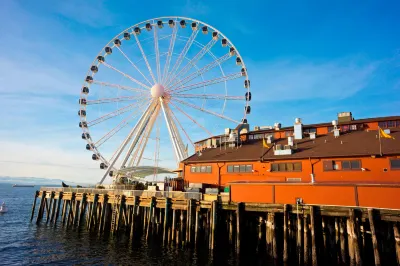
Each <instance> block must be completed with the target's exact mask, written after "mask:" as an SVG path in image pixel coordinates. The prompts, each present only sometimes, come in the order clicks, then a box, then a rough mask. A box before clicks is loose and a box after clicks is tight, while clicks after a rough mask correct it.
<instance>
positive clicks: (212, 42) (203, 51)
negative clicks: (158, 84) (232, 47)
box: [165, 39, 217, 86]
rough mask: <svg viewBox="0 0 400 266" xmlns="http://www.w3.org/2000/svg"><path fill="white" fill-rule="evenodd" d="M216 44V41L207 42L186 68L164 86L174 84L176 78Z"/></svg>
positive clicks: (187, 70) (183, 73)
mask: <svg viewBox="0 0 400 266" xmlns="http://www.w3.org/2000/svg"><path fill="white" fill-rule="evenodd" d="M216 42H217V40H216V39H211V41H209V42H208V43H207V44H206V45H205V46H204V47H203V48H202V49H201V50H200V51H199V52H198V53H197V54H196V55H195V56H194V57H193V58H192V59H191V60H190V61H189V62H188V63H187V64H186V66H184V67H183V68H182V69H181V70H180V71H179V72H178V74H176V75H174V77H172V78H171V79H170V81H169V83H168V84H165V85H166V86H168V85H169V84H171V83H172V82H174V81H175V80H176V79H177V78H178V76H181V77H182V76H184V75H185V74H186V73H187V72H189V70H190V69H192V68H193V67H194V66H195V65H196V64H197V62H198V61H199V60H200V59H201V58H202V57H203V56H204V55H205V54H206V53H207V52H208V51H210V50H211V48H212V47H213V46H214V44H215V43H216Z"/></svg>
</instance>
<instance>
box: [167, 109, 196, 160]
mask: <svg viewBox="0 0 400 266" xmlns="http://www.w3.org/2000/svg"><path fill="white" fill-rule="evenodd" d="M169 111H170V112H171V115H172V117H173V119H175V121H176V123H177V124H178V126H179V127H180V128H181V130H182V131H183V133H184V134H185V136H186V138H187V139H188V140H189V142H190V143H191V144H192V146H193V148H194V147H195V146H194V142H193V141H192V139H191V138H190V137H189V135H188V133H187V132H186V130H185V129H184V128H183V126H182V124H181V123H180V122H179V120H178V118H177V117H176V115H175V114H174V112H173V111H172V109H171V108H169ZM185 152H186V156H187V149H185Z"/></svg>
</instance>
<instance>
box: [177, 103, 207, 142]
mask: <svg viewBox="0 0 400 266" xmlns="http://www.w3.org/2000/svg"><path fill="white" fill-rule="evenodd" d="M169 104H171V105H172V106H174V107H175V108H176V109H177V110H178V111H179V112H181V113H182V114H184V115H185V116H186V117H187V118H189V119H190V120H191V121H192V122H193V123H195V124H196V125H197V126H199V127H200V128H201V129H203V130H204V131H205V132H206V133H207V134H208V135H209V136H210V137H212V136H213V135H212V134H211V132H210V131H208V130H207V129H206V128H205V127H203V126H202V125H200V124H199V123H198V122H197V121H196V120H195V119H194V118H193V117H191V116H190V115H189V114H187V113H186V112H185V111H183V110H182V109H181V108H179V106H177V105H176V104H174V103H173V102H172V101H171V102H169Z"/></svg>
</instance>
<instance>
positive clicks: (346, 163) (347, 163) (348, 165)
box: [342, 161, 351, 170]
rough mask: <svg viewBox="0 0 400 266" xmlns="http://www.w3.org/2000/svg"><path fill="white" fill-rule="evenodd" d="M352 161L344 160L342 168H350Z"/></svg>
mask: <svg viewBox="0 0 400 266" xmlns="http://www.w3.org/2000/svg"><path fill="white" fill-rule="evenodd" d="M350 168H351V167H350V161H342V169H347V170H348V169H350Z"/></svg>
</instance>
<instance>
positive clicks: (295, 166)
mask: <svg viewBox="0 0 400 266" xmlns="http://www.w3.org/2000/svg"><path fill="white" fill-rule="evenodd" d="M293 169H294V171H301V163H294V164H293Z"/></svg>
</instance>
